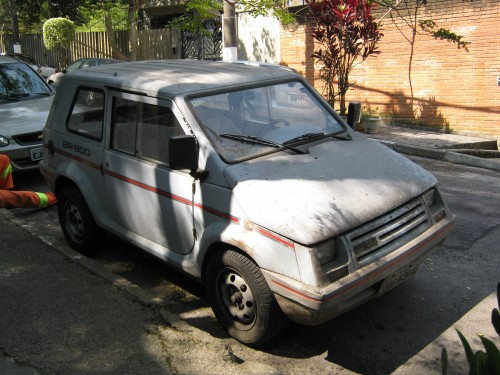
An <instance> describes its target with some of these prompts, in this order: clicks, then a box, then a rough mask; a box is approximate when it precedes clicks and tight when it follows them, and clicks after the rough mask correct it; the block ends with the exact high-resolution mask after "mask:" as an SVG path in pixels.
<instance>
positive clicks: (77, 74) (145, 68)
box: [63, 60, 299, 97]
mask: <svg viewBox="0 0 500 375" xmlns="http://www.w3.org/2000/svg"><path fill="white" fill-rule="evenodd" d="M298 77H299V75H298V74H297V73H295V72H294V71H293V70H292V69H289V68H286V67H281V66H278V65H270V64H263V65H259V64H256V63H244V62H234V63H229V62H221V61H199V60H147V61H134V62H122V63H120V64H110V65H101V66H99V67H89V68H86V69H82V70H77V71H73V72H69V73H67V74H66V75H65V76H64V78H63V80H66V79H77V80H79V81H85V82H87V83H90V82H92V83H96V82H99V83H100V84H102V85H104V86H110V87H113V88H117V89H122V90H134V91H142V92H147V93H152V94H154V95H158V96H167V97H168V96H175V95H179V94H184V95H185V94H189V93H195V92H203V91H207V90H217V89H221V88H224V89H227V88H230V87H231V86H234V87H237V86H241V85H244V84H250V83H256V82H263V81H269V80H280V79H281V80H283V79H287V78H288V79H290V78H295V79H297V78H298Z"/></svg>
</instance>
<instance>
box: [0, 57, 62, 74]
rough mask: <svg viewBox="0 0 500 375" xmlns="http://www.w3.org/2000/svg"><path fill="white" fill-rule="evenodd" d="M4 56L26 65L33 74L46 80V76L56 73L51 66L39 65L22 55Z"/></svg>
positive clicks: (32, 59) (33, 59) (32, 58)
mask: <svg viewBox="0 0 500 375" xmlns="http://www.w3.org/2000/svg"><path fill="white" fill-rule="evenodd" d="M4 55H5V56H8V57H12V58H13V59H16V60H20V61H22V62H24V63H26V64H28V65H29V66H30V67H31V68H32V69H33V70H34V71H35V72H37V73H38V74H40V75H41V76H42V77H43V78H47V77H48V76H50V75H52V74H55V73H57V69H56V68H54V67H53V66H48V65H44V64H39V63H38V62H37V61H36V60H35V58H34V57H33V56H30V55H26V54H22V53H6V54H4Z"/></svg>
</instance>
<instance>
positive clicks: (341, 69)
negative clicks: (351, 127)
mask: <svg viewBox="0 0 500 375" xmlns="http://www.w3.org/2000/svg"><path fill="white" fill-rule="evenodd" d="M306 4H307V7H308V11H309V19H310V20H311V21H312V23H313V25H314V26H313V33H312V36H313V37H314V39H315V40H316V42H317V43H318V45H319V46H318V48H317V49H316V50H315V51H314V52H313V56H314V57H315V58H316V59H317V60H318V61H319V62H320V63H321V65H322V67H321V78H322V79H323V80H324V81H325V85H326V86H325V88H326V96H327V100H328V102H329V103H330V105H331V106H332V107H334V104H335V100H336V97H337V96H338V97H339V102H340V114H341V115H345V113H346V103H345V96H346V93H347V91H348V90H349V87H350V86H351V83H350V82H349V74H350V72H351V69H352V68H353V66H354V64H355V63H361V62H363V61H364V60H366V59H367V58H368V57H369V56H371V55H375V54H378V53H379V51H377V43H378V41H379V40H380V39H381V38H382V36H383V34H382V33H381V31H380V29H379V25H378V23H377V22H376V21H375V19H374V17H373V15H372V10H373V8H374V7H375V4H373V3H372V2H371V1H370V0H319V1H316V0H306ZM335 86H336V87H337V90H336V91H335Z"/></svg>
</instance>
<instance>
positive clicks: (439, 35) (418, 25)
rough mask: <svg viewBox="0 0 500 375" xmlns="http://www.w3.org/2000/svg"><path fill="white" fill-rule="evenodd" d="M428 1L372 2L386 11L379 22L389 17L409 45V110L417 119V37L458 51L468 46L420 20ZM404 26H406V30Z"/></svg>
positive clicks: (428, 22) (442, 29)
mask: <svg viewBox="0 0 500 375" xmlns="http://www.w3.org/2000/svg"><path fill="white" fill-rule="evenodd" d="M428 1H429V0H379V1H375V0H374V2H375V3H378V4H379V5H381V6H384V7H386V8H387V9H388V10H387V12H386V13H385V14H384V15H383V16H382V17H381V19H380V20H379V22H380V21H382V20H383V19H384V18H385V17H389V18H390V20H391V21H392V22H393V23H394V24H395V25H396V27H397V29H398V30H399V32H400V33H401V35H402V36H403V38H404V39H405V40H406V41H407V42H408V43H409V44H410V51H409V55H410V56H409V62H408V82H409V84H410V110H411V112H412V113H411V115H412V116H413V118H416V117H417V113H416V109H415V104H414V94H413V80H412V68H413V58H414V55H415V45H416V42H417V37H418V36H419V35H430V36H432V37H434V38H435V39H439V40H446V41H448V42H450V43H452V44H454V45H456V46H457V48H458V49H464V50H465V51H468V48H467V46H468V44H470V43H469V42H466V41H465V40H464V39H463V36H461V35H458V34H456V33H454V32H452V31H450V30H448V29H445V28H442V27H440V28H438V27H437V24H436V22H434V21H433V20H430V19H422V18H421V13H422V10H423V9H424V7H425V6H426V5H427V4H428ZM469 1H474V0H469ZM398 20H399V21H402V26H403V27H402V26H400V24H399V23H398ZM404 26H406V30H405V29H404Z"/></svg>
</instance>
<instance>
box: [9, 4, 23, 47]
mask: <svg viewBox="0 0 500 375" xmlns="http://www.w3.org/2000/svg"><path fill="white" fill-rule="evenodd" d="M10 14H11V17H12V37H13V40H12V42H13V43H14V44H19V45H20V44H21V39H20V38H19V23H18V20H17V8H16V0H10Z"/></svg>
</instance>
